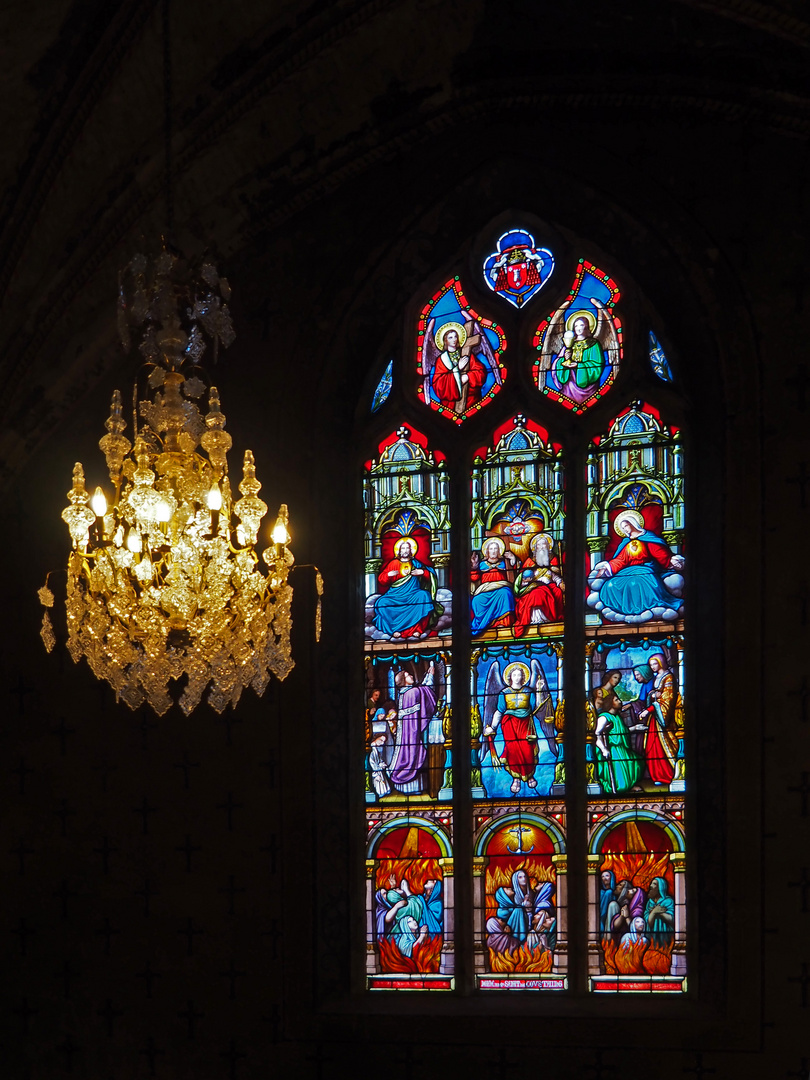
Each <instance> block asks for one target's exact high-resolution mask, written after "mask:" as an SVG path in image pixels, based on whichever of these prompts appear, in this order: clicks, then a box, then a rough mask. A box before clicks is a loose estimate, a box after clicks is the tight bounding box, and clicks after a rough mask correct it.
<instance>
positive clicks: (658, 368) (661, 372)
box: [650, 330, 672, 382]
mask: <svg viewBox="0 0 810 1080" xmlns="http://www.w3.org/2000/svg"><path fill="white" fill-rule="evenodd" d="M650 364H651V366H652V369H653V371H654V372H655V374H656V375H657V376H658V378H659V379H661V380H662V382H672V368H671V367H670V366H669V360H667V358H666V354H665V352H664V350H663V349H662V348H661V342H660V341H659V340H658V338H657V337H656V336H655V334H654V333H653V332H652V330H650Z"/></svg>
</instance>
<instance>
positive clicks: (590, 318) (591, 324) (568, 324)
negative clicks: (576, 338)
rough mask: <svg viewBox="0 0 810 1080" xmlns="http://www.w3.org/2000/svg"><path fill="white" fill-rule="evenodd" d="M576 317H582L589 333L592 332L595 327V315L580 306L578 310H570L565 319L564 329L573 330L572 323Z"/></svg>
mask: <svg viewBox="0 0 810 1080" xmlns="http://www.w3.org/2000/svg"><path fill="white" fill-rule="evenodd" d="M577 319H584V320H585V321H586V322H587V324H588V333H589V334H592V333H593V332H594V330H595V329H596V316H595V315H594V313H593V312H592V311H588V309H587V308H581V309H580V310H579V311H574V312H572V314H571V315H569V316H568V318H567V319H566V320H565V329H566V330H571V331H573V329H574V323H575V322H576V321H577Z"/></svg>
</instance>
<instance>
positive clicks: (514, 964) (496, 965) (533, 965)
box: [487, 945, 554, 975]
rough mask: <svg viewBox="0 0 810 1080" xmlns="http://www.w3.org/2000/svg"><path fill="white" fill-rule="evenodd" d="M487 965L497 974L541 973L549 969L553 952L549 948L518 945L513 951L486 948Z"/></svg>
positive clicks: (552, 960)
mask: <svg viewBox="0 0 810 1080" xmlns="http://www.w3.org/2000/svg"><path fill="white" fill-rule="evenodd" d="M487 951H488V952H489V967H490V970H491V971H494V972H497V974H499V975H509V974H512V973H513V972H518V973H520V974H532V975H542V974H544V973H545V972H548V971H551V968H552V966H553V964H554V953H553V952H551V951H550V950H549V949H529V948H527V946H526V945H520V946H519V947H518V948H517V949H515V951H514V952H503V953H499V952H495V951H494V949H488V950H487Z"/></svg>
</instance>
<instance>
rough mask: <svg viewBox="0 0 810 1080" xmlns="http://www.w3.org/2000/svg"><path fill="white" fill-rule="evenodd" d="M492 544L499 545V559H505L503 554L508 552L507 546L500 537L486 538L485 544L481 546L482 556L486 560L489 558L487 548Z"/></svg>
mask: <svg viewBox="0 0 810 1080" xmlns="http://www.w3.org/2000/svg"><path fill="white" fill-rule="evenodd" d="M490 544H497V545H498V557H499V558H503V553H504V552H505V551H506V544H505V543H504V542H503V540H501V538H500V536H485V537H484V542H483V544H482V545H481V554H482V555H483V556H484V558H486V557H487V548H488V547H489V545H490Z"/></svg>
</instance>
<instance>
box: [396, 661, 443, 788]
mask: <svg viewBox="0 0 810 1080" xmlns="http://www.w3.org/2000/svg"><path fill="white" fill-rule="evenodd" d="M432 677H433V664H431V665H430V667H429V668H428V672H427V674H426V675H425V680H424V682H427V681H428V680H429V679H432ZM394 682H395V684H396V685H397V686H398V687H401V688H403V689H402V693H401V694H400V696H399V701H398V702H397V742H396V747H395V749H394V757H393V760H392V762H391V769H390V771H389V774H388V775H389V779H390V781H391V783H392V784H393V785H394V787H395V788H396V789H397V791H400V792H402V793H403V794H405V795H418V794H420V793H421V791H422V775H421V773H422V770H423V768H424V765H425V761H426V759H427V750H426V748H425V733H426V731H427V728H428V724H429V723H430V720H431V718H432V716H433V714H434V712H435V711H436V695H435V693H434V692H433V690H432V689H431V687H429V686H425V685H424V683H423V685H422V686H416V685H415V680H414V677H413V675H411V673H410V672H409V671H399V672H397V675H396V678H395V680H394Z"/></svg>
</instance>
